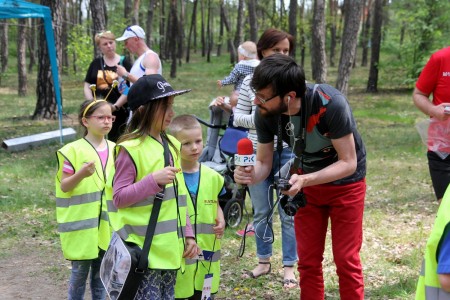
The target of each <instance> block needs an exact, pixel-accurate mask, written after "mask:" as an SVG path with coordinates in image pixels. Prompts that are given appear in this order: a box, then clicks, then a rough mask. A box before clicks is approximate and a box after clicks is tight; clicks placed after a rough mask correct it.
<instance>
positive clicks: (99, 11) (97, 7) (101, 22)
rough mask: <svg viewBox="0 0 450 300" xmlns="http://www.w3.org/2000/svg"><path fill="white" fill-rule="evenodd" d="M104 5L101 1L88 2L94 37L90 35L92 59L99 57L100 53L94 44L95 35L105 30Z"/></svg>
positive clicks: (92, 0)
mask: <svg viewBox="0 0 450 300" xmlns="http://www.w3.org/2000/svg"><path fill="white" fill-rule="evenodd" d="M103 7H104V3H103V0H95V1H94V0H91V1H89V8H90V9H91V17H92V28H93V30H94V35H92V43H93V44H94V57H97V56H100V55H101V54H102V53H101V51H100V48H99V47H97V44H96V43H95V34H96V33H98V32H100V31H102V30H105V26H106V21H105V11H104V10H103Z"/></svg>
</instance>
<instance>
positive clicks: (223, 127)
mask: <svg viewBox="0 0 450 300" xmlns="http://www.w3.org/2000/svg"><path fill="white" fill-rule="evenodd" d="M213 102H214V100H213ZM213 102H211V104H210V105H209V109H210V121H209V123H208V122H206V121H204V120H202V119H200V118H198V117H196V118H197V120H198V121H199V122H200V123H201V124H203V125H205V126H207V127H208V130H207V138H206V144H205V147H204V149H203V152H202V154H201V155H200V158H199V161H200V163H202V164H204V165H206V166H208V167H210V168H212V169H213V170H215V171H217V172H219V173H220V174H222V176H223V177H224V179H225V183H224V188H225V190H226V193H225V194H224V195H222V196H220V198H219V204H220V207H221V208H222V210H223V214H224V217H225V221H226V223H227V226H229V227H231V228H235V227H237V226H239V224H240V223H241V221H242V218H243V209H244V205H245V196H246V193H247V190H246V188H245V187H244V186H241V185H238V184H237V183H236V182H235V181H234V154H236V153H237V151H236V144H237V142H238V141H239V140H240V139H241V138H244V137H247V131H246V129H244V128H240V127H234V126H232V125H233V124H232V123H233V122H232V119H230V114H229V113H228V112H226V111H224V110H222V109H221V108H220V107H217V106H214V105H212V103H213Z"/></svg>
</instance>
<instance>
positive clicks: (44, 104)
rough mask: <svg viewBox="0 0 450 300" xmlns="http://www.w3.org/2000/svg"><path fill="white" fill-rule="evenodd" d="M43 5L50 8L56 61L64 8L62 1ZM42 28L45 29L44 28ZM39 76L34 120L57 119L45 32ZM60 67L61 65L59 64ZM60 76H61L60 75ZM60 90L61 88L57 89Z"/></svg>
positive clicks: (43, 0) (51, 0)
mask: <svg viewBox="0 0 450 300" xmlns="http://www.w3.org/2000/svg"><path fill="white" fill-rule="evenodd" d="M41 4H42V5H45V6H48V7H50V10H51V14H52V19H53V28H54V33H55V34H54V36H55V45H56V47H57V49H56V61H57V62H59V57H61V46H60V45H61V29H60V28H61V23H62V8H61V6H62V5H61V0H41ZM41 28H44V27H43V26H42V27H41ZM38 61H39V66H38V76H37V84H36V94H37V102H36V108H35V110H34V113H33V119H41V118H44V119H56V117H57V115H58V112H57V103H56V97H55V90H54V82H53V78H52V72H51V70H50V59H49V57H48V49H47V41H46V39H45V31H44V30H39V50H38ZM58 65H59V63H58ZM58 76H59V74H58ZM56 88H60V87H56Z"/></svg>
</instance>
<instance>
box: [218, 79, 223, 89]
mask: <svg viewBox="0 0 450 300" xmlns="http://www.w3.org/2000/svg"><path fill="white" fill-rule="evenodd" d="M221 87H222V81H221V80H217V88H219V89H220V88H221Z"/></svg>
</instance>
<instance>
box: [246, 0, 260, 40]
mask: <svg viewBox="0 0 450 300" xmlns="http://www.w3.org/2000/svg"><path fill="white" fill-rule="evenodd" d="M247 7H248V21H249V26H250V40H251V41H253V42H255V43H256V42H257V41H258V19H257V18H256V0H248V4H247Z"/></svg>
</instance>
